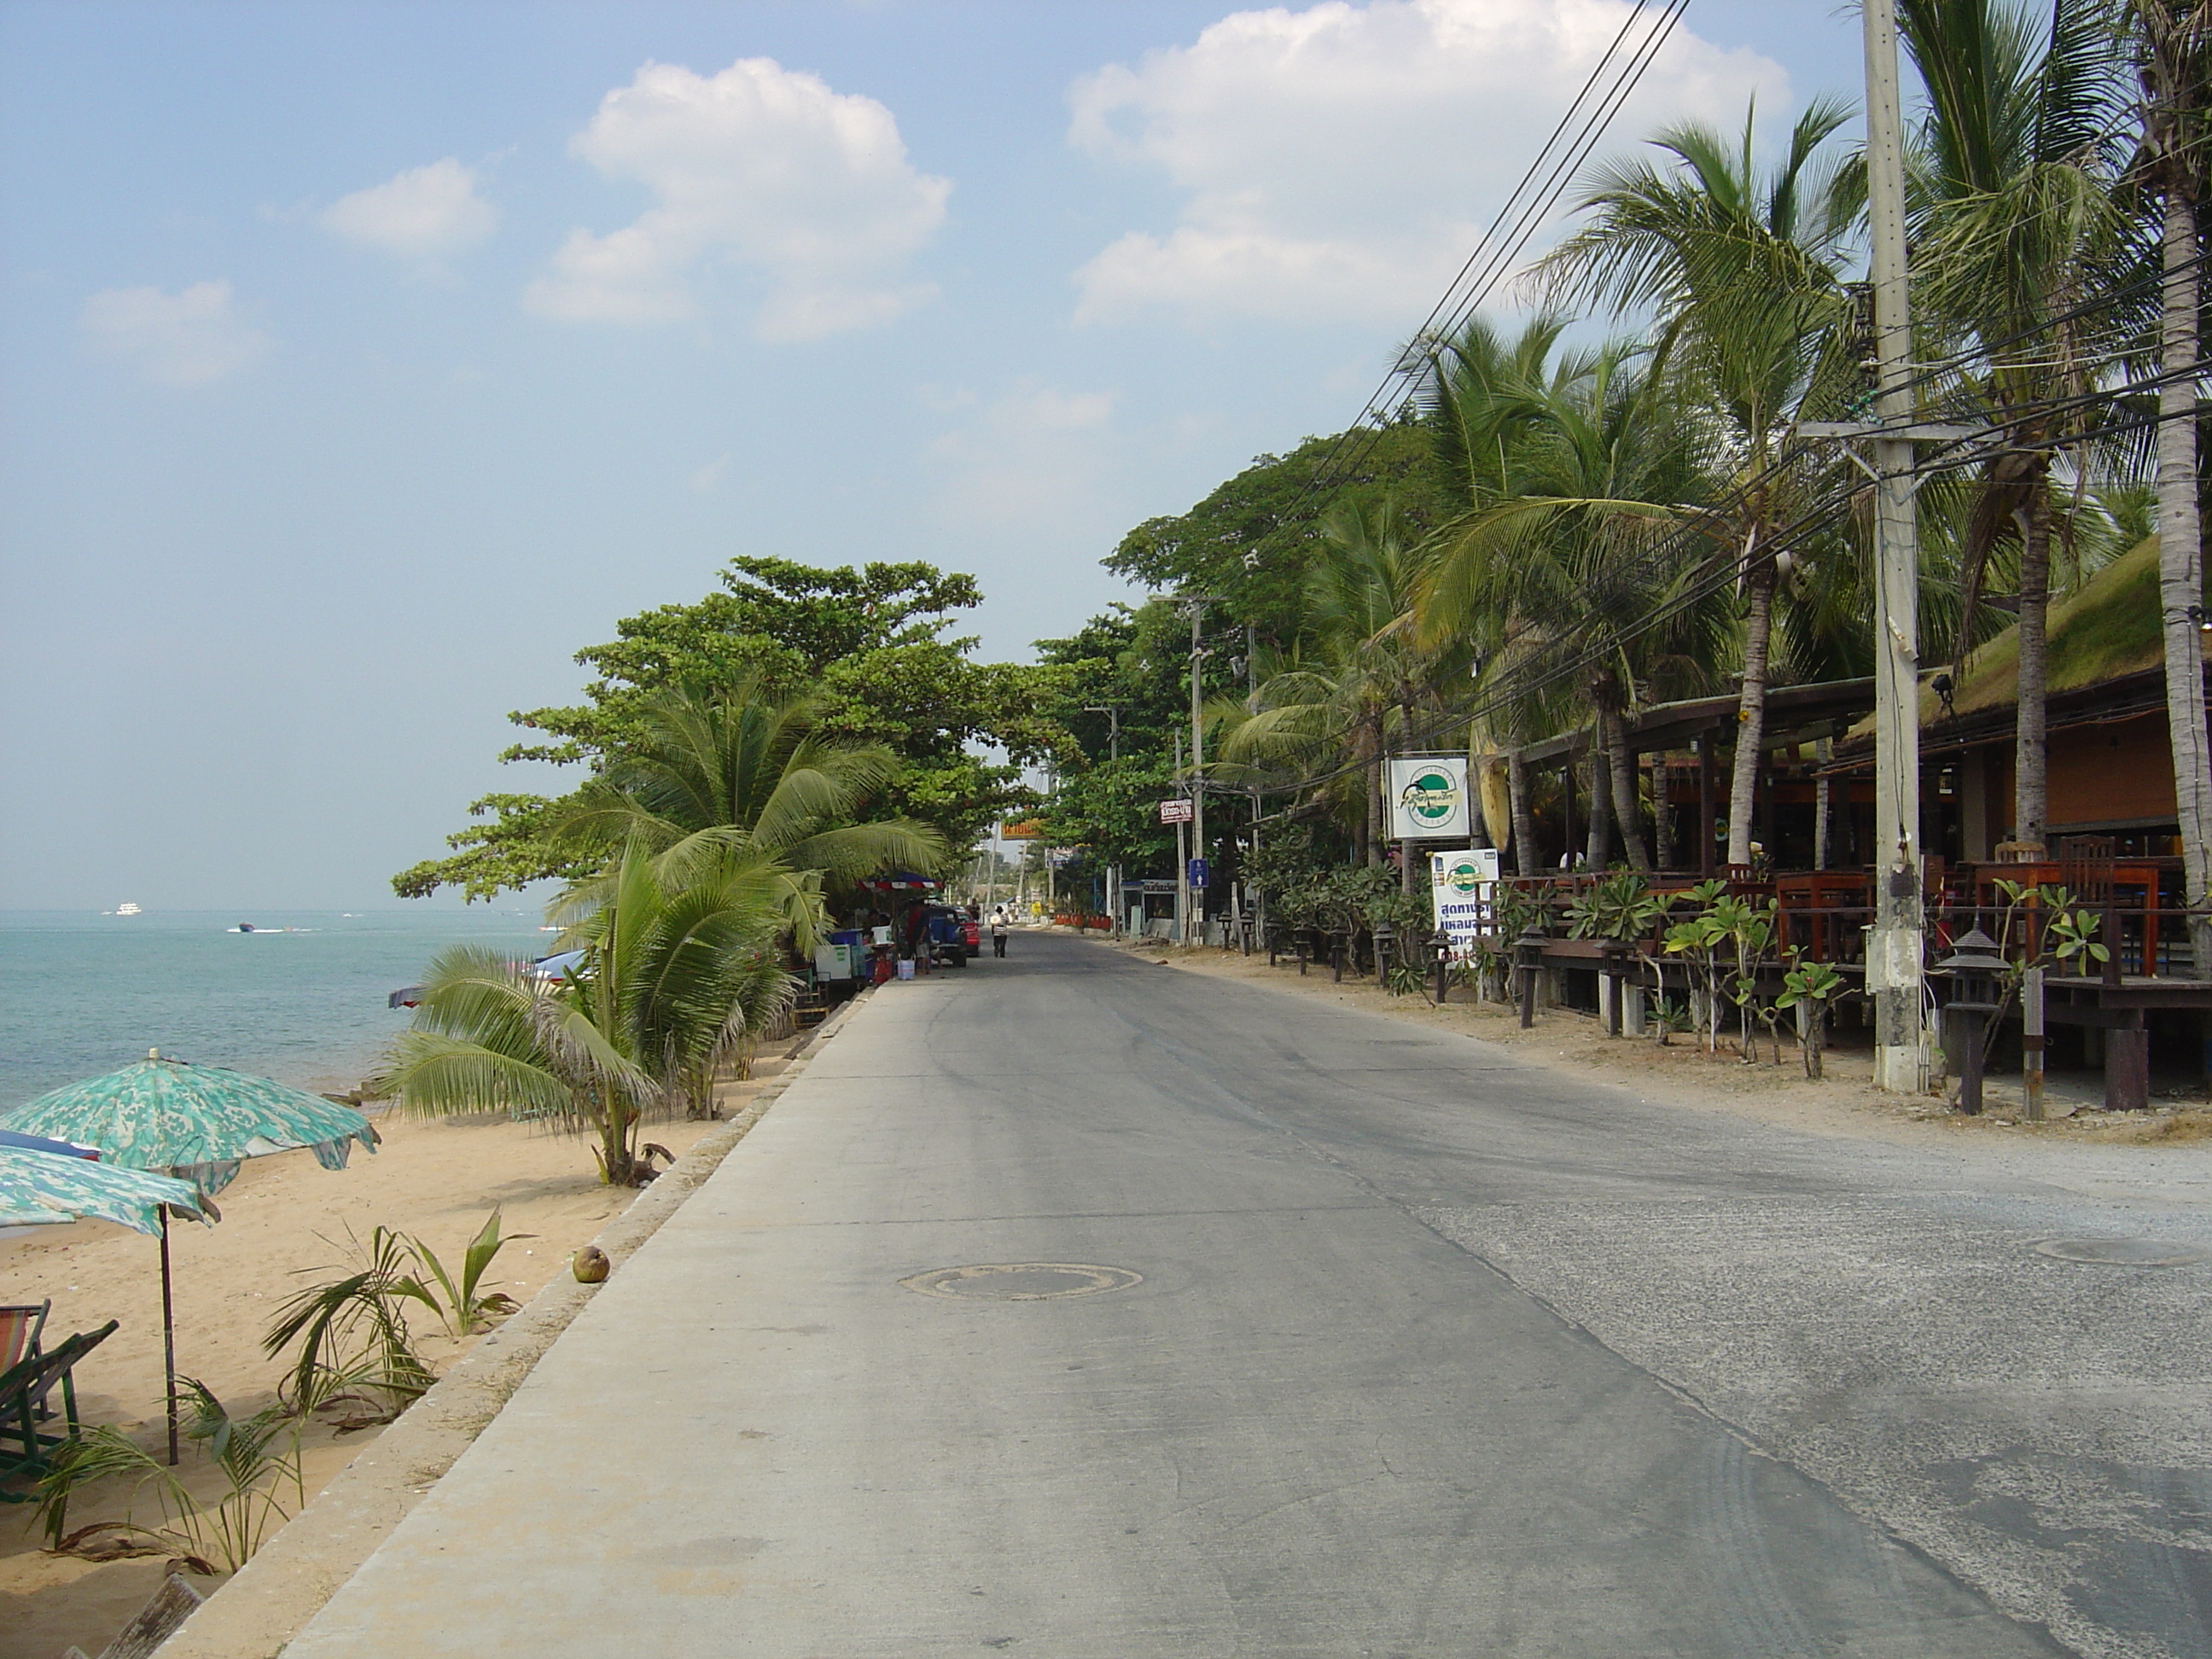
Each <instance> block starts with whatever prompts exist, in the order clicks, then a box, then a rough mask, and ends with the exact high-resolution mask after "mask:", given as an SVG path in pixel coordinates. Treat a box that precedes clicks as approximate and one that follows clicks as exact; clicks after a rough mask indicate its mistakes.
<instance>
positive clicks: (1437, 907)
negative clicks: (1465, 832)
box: [1429, 847, 1498, 951]
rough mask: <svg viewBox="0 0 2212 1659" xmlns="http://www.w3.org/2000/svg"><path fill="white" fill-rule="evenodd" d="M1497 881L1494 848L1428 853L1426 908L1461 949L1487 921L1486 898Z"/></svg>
mask: <svg viewBox="0 0 2212 1659" xmlns="http://www.w3.org/2000/svg"><path fill="white" fill-rule="evenodd" d="M1497 880H1498V849H1497V848H1495V847H1462V848H1457V849H1455V851H1452V852H1449V853H1431V854H1429V910H1430V915H1431V919H1432V920H1433V921H1435V924H1436V929H1437V932H1438V933H1443V934H1444V935H1445V936H1446V937H1448V938H1449V939H1450V940H1451V942H1452V949H1453V950H1454V951H1464V950H1466V949H1467V948H1468V945H1471V944H1473V943H1474V936H1475V934H1476V933H1479V932H1480V930H1481V928H1482V926H1483V924H1484V923H1485V922H1486V921H1489V920H1490V898H1491V894H1492V891H1493V890H1495V889H1494V884H1495V883H1496V882H1497Z"/></svg>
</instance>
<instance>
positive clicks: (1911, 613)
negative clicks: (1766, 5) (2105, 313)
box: [1860, 0, 1928, 1094]
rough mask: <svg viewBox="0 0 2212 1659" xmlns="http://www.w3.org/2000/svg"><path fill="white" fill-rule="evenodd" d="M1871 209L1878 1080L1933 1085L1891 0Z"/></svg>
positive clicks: (1877, 8) (1870, 984) (1876, 102)
mask: <svg viewBox="0 0 2212 1659" xmlns="http://www.w3.org/2000/svg"><path fill="white" fill-rule="evenodd" d="M1860 17H1861V20H1862V21H1863V25H1864V28H1865V39H1866V88H1867V149H1866V154H1867V205H1868V210H1869V217H1870V219H1871V220H1872V222H1873V230H1874V245H1873V257H1872V260H1871V270H1870V271H1869V275H1870V276H1872V277H1873V280H1874V333H1875V364H1876V369H1875V374H1876V380H1875V386H1876V387H1877V389H1878V392H1879V395H1878V397H1877V398H1876V399H1875V416H1876V418H1877V419H1878V420H1879V422H1881V427H1882V428H1885V430H1884V431H1883V432H1882V434H1881V435H1880V436H1878V437H1876V438H1875V445H1874V453H1875V513H1874V526H1875V729H1874V839H1875V848H1874V850H1875V871H1874V927H1873V928H1872V929H1871V931H1870V932H1869V934H1868V936H1867V952H1866V968H1867V971H1866V985H1867V990H1868V992H1869V994H1870V995H1871V996H1872V998H1873V1000H1874V1025H1875V1036H1874V1041H1875V1051H1874V1081H1875V1087H1876V1088H1878V1089H1887V1090H1888V1091H1892V1092H1893V1093H1898V1094H1918V1093H1921V1092H1923V1091H1924V1090H1925V1089H1926V1088H1927V1086H1928V1048H1927V1036H1926V1033H1925V1030H1924V1029H1923V1028H1924V1021H1923V1018H1922V1012H1921V1009H1922V997H1923V991H1922V983H1921V951H1922V941H1921V922H1922V912H1921V893H1920V880H1921V878H1920V678H1919V668H1920V620H1919V611H1918V605H1919V591H1918V590H1919V575H1920V545H1919V533H1918V532H1919V526H1918V525H1917V522H1916V520H1915V518H1914V513H1915V508H1914V506H1913V500H1912V497H1913V480H1912V466H1913V449H1912V438H1911V436H1910V435H1909V428H1910V423H1911V419H1912V392H1911V387H1910V386H1909V384H1908V381H1909V380H1910V378H1911V368H1912V313H1911V299H1910V294H1909V290H1908V288H1907V269H1906V261H1905V137H1904V133H1905V122H1904V112H1903V110H1902V108H1901V106H1900V104H1899V97H1898V88H1897V3H1896V0H1863V4H1862V5H1861V8H1860Z"/></svg>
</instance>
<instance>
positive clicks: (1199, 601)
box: [1182, 593, 1212, 942]
mask: <svg viewBox="0 0 2212 1659" xmlns="http://www.w3.org/2000/svg"><path fill="white" fill-rule="evenodd" d="M1185 603H1186V604H1188V605H1189V606H1190V800H1191V804H1190V855H1191V857H1192V858H1193V859H1202V858H1204V857H1205V856H1206V737H1205V732H1204V727H1203V722H1202V719H1201V713H1202V709H1203V706H1204V704H1205V702H1206V690H1205V686H1204V678H1205V677H1204V675H1203V673H1202V672H1201V670H1202V669H1203V667H1204V665H1205V662H1206V647H1205V646H1204V645H1203V644H1202V643H1200V640H1201V630H1202V629H1203V627H1204V624H1205V622H1206V606H1207V605H1209V604H1210V603H1212V600H1211V599H1210V598H1209V597H1208V596H1207V595H1206V594H1204V593H1192V594H1188V595H1186V596H1185ZM1182 873H1183V879H1184V880H1185V881H1186V882H1188V880H1189V879H1190V871H1189V869H1188V866H1186V867H1185V868H1184V870H1183V872H1182ZM1190 909H1191V928H1190V933H1189V935H1188V938H1190V939H1195V938H1196V937H1197V936H1198V935H1199V934H1200V933H1204V932H1205V931H1206V890H1205V889H1204V888H1202V887H1201V888H1199V889H1198V890H1196V891H1195V892H1194V893H1193V894H1192V896H1191V905H1190ZM1186 942H1188V940H1186Z"/></svg>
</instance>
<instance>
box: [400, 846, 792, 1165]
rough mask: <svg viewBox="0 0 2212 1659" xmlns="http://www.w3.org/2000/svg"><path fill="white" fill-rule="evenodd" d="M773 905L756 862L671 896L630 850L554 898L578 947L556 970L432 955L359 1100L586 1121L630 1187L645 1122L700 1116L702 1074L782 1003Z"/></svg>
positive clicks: (778, 913) (788, 990)
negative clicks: (664, 1115)
mask: <svg viewBox="0 0 2212 1659" xmlns="http://www.w3.org/2000/svg"><path fill="white" fill-rule="evenodd" d="M786 908H787V907H786V891H785V886H784V884H783V882H782V880H781V877H780V875H779V872H776V871H775V869H774V867H773V866H770V865H769V864H768V863H767V862H765V861H763V860H750V861H748V860H744V859H743V858H742V857H738V856H732V858H731V859H729V860H725V862H724V865H723V866H722V867H720V868H719V869H708V870H702V871H696V872H695V875H694V878H693V879H692V880H690V881H689V882H688V883H686V884H683V885H680V886H672V885H670V884H667V883H666V882H665V880H664V879H663V871H662V865H661V862H660V860H657V859H656V858H654V857H653V854H651V852H650V851H649V850H648V848H647V845H646V843H645V842H643V841H642V840H636V841H633V842H630V843H629V845H628V846H626V847H625V848H623V852H622V854H621V856H620V858H619V859H618V860H617V862H616V864H615V866H613V868H612V870H611V872H610V873H609V875H608V877H607V878H606V879H605V881H604V882H602V883H599V884H595V886H594V888H593V890H592V893H591V894H590V895H589V896H583V895H574V896H571V897H570V898H569V899H568V900H567V901H564V902H563V909H564V913H565V914H566V915H567V918H568V921H569V923H570V927H569V933H568V937H567V938H565V939H563V940H562V943H563V944H564V945H569V946H571V947H572V948H574V949H576V950H578V951H580V952H581V957H580V961H579V962H578V963H576V965H575V966H574V968H572V969H571V970H570V971H569V972H568V973H567V974H566V975H563V976H562V978H561V979H559V980H557V981H548V980H544V979H541V978H539V977H538V976H537V975H534V974H533V973H532V971H531V969H530V968H529V966H528V965H527V964H519V963H512V962H509V961H507V960H506V959H504V958H502V957H500V956H499V955H497V954H496V953H495V952H491V951H484V950H482V949H480V948H477V947H473V946H467V945H458V946H455V947H453V948H452V949H450V950H447V951H443V952H441V954H440V955H439V956H438V957H436V958H435V959H434V960H433V962H432V963H431V965H430V970H429V973H428V977H427V978H426V979H425V981H424V983H423V987H422V1002H421V1004H420V1006H417V1008H416V1011H415V1019H414V1023H413V1024H412V1026H411V1027H410V1029H409V1030H406V1031H404V1032H403V1033H402V1034H401V1035H400V1036H399V1037H398V1040H397V1041H396V1042H394V1043H393V1045H392V1049H391V1052H390V1053H389V1054H387V1055H386V1058H385V1060H384V1061H383V1063H382V1064H381V1065H380V1066H379V1068H378V1070H377V1072H376V1073H375V1075H374V1077H372V1079H370V1083H369V1088H370V1091H371V1092H373V1093H374V1094H375V1095H377V1096H379V1097H386V1098H397V1099H398V1101H399V1102H400V1103H401V1104H402V1106H403V1107H404V1109H407V1110H409V1111H412V1112H419V1113H422V1114H424V1115H432V1116H438V1115H451V1114H454V1113H464V1112H482V1111H500V1110H515V1109H522V1110H529V1111H535V1112H538V1113H543V1114H546V1115H554V1116H558V1117H561V1118H563V1119H565V1120H568V1121H572V1122H574V1123H577V1124H580V1125H584V1126H588V1127H590V1128H591V1129H592V1131H593V1132H594V1133H596V1134H597V1136H598V1138H599V1146H598V1147H597V1149H596V1152H595V1156H596V1157H597V1159H598V1162H599V1173H600V1176H601V1177H602V1179H604V1180H605V1181H607V1182H610V1183H611V1184H613V1185H616V1186H629V1185H632V1184H634V1183H635V1181H636V1179H637V1177H638V1173H639V1166H638V1160H637V1128H638V1125H639V1123H640V1122H641V1121H642V1119H643V1118H644V1116H645V1115H646V1114H647V1112H649V1111H651V1110H653V1109H655V1108H657V1107H659V1106H662V1105H665V1104H669V1103H675V1102H679V1101H680V1102H683V1103H687V1104H690V1106H692V1107H693V1108H694V1109H702V1108H703V1106H704V1104H705V1103H706V1100H707V1096H708V1088H709V1086H710V1085H711V1083H712V1080H713V1078H714V1073H715V1070H716V1069H717V1068H718V1067H719V1066H720V1065H721V1064H722V1063H723V1062H724V1061H725V1060H727V1059H729V1058H730V1057H731V1056H732V1054H737V1053H738V1052H741V1051H742V1050H743V1049H744V1048H746V1047H748V1046H749V1045H750V1043H752V1042H756V1041H757V1040H758V1039H759V1037H760V1036H762V1035H763V1033H764V1032H765V1031H766V1030H767V1029H768V1028H769V1025H770V1024H772V1023H773V1022H774V1021H775V1018H777V1017H778V1016H779V1015H780V1014H781V1013H782V1012H783V1011H784V1010H785V1009H786V1008H787V1007H788V1006H790V1001H791V998H792V994H793V990H794V989H795V986H794V983H793V980H792V978H791V976H790V975H788V974H787V973H785V972H784V971H783V970H782V969H781V966H780V965H779V963H778V961H777V957H776V951H775V936H776V933H777V932H778V931H779V929H780V928H781V927H782V926H783V921H784V915H785V911H786Z"/></svg>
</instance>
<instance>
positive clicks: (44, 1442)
mask: <svg viewBox="0 0 2212 1659" xmlns="http://www.w3.org/2000/svg"><path fill="white" fill-rule="evenodd" d="M118 1323H120V1322H119V1321H118V1320H113V1319H111V1320H109V1321H108V1322H107V1323H106V1324H105V1325H103V1326H101V1327H100V1328H99V1329H98V1330H96V1331H79V1332H78V1333H77V1334H76V1335H75V1336H72V1337H70V1339H69V1340H66V1341H64V1342H63V1343H61V1344H59V1345H58V1346H56V1347H54V1348H52V1349H50V1350H48V1351H47V1352H45V1353H40V1354H32V1355H28V1356H26V1357H25V1358H21V1359H19V1360H17V1361H16V1362H15V1364H13V1365H11V1366H9V1368H8V1370H7V1371H6V1372H5V1373H3V1374H0V1480H13V1479H15V1477H16V1476H18V1475H27V1476H30V1477H31V1478H33V1480H35V1479H36V1478H37V1477H39V1476H40V1475H42V1474H45V1473H46V1470H47V1468H49V1467H50V1466H51V1465H52V1461H53V1457H52V1455H53V1453H54V1452H55V1451H56V1450H57V1449H59V1448H60V1447H63V1446H65V1445H67V1444H68V1443H70V1441H72V1440H74V1439H76V1437H77V1432H78V1425H77V1419H76V1378H75V1377H74V1376H72V1374H71V1373H72V1372H73V1371H74V1370H75V1369H76V1362H77V1361H78V1360H80V1359H82V1358H84V1357H85V1355H87V1354H88V1353H90V1352H92V1351H93V1350H94V1348H96V1347H98V1346H100V1344H101V1343H103V1342H105V1341H106V1340H107V1339H108V1338H109V1337H111V1336H112V1335H114V1334H115V1328H116V1326H117V1325H118ZM55 1383H60V1384H61V1388H62V1422H63V1428H62V1431H61V1432H60V1433H58V1434H42V1433H40V1431H39V1417H38V1402H40V1401H43V1400H44V1399H45V1398H46V1395H47V1394H48V1393H49V1392H50V1391H52V1388H53V1386H54V1384H55ZM31 1502H33V1495H32V1494H31V1493H29V1492H4V1491H0V1503H7V1504H28V1503H31Z"/></svg>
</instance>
